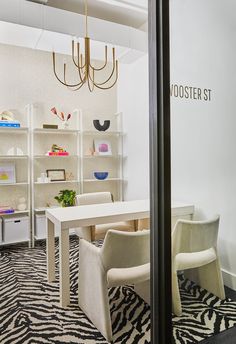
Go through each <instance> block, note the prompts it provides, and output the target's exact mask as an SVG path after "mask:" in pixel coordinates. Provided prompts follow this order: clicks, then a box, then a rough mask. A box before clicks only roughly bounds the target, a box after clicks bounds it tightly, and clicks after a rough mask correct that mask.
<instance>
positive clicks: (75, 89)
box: [71, 80, 86, 92]
mask: <svg viewBox="0 0 236 344" xmlns="http://www.w3.org/2000/svg"><path fill="white" fill-rule="evenodd" d="M85 81H86V80H85ZM85 81H84V82H83V83H82V84H81V85H80V86H79V87H76V88H74V89H72V90H71V91H73V92H75V91H78V90H79V89H80V88H81V87H83V86H84V84H85Z"/></svg>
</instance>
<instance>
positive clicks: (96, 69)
mask: <svg viewBox="0 0 236 344" xmlns="http://www.w3.org/2000/svg"><path fill="white" fill-rule="evenodd" d="M107 62H108V58H107V45H106V46H105V63H104V65H103V66H102V67H100V68H95V67H93V66H92V65H91V64H90V67H91V68H93V69H94V70H95V71H99V70H102V69H104V68H105V67H106V66H107Z"/></svg>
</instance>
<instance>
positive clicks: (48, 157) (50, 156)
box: [34, 154, 79, 159]
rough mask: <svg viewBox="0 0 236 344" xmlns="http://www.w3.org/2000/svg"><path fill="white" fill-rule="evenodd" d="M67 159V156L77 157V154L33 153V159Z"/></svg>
mask: <svg viewBox="0 0 236 344" xmlns="http://www.w3.org/2000/svg"><path fill="white" fill-rule="evenodd" d="M55 158H56V159H59V158H63V159H69V158H79V156H78V155H75V154H71V155H43V154H42V155H34V159H55Z"/></svg>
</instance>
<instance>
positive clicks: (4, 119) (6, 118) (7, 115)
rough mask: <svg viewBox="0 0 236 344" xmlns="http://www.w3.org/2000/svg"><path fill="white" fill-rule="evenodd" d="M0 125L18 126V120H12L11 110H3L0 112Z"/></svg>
mask: <svg viewBox="0 0 236 344" xmlns="http://www.w3.org/2000/svg"><path fill="white" fill-rule="evenodd" d="M0 127H7V128H20V122H19V121H15V120H14V115H13V113H12V112H11V111H3V112H2V113H1V114H0Z"/></svg>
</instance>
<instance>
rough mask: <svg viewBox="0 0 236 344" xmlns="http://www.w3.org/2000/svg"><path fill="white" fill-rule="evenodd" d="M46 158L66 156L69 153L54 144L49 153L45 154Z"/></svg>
mask: <svg viewBox="0 0 236 344" xmlns="http://www.w3.org/2000/svg"><path fill="white" fill-rule="evenodd" d="M46 155H48V156H67V155H69V153H68V152H67V151H66V150H65V149H64V148H62V147H60V146H58V145H56V144H55V143H54V144H53V145H52V148H51V151H48V152H47V153H46Z"/></svg>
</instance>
